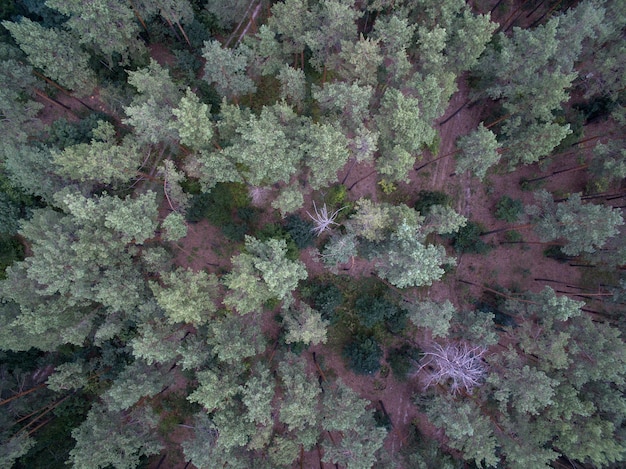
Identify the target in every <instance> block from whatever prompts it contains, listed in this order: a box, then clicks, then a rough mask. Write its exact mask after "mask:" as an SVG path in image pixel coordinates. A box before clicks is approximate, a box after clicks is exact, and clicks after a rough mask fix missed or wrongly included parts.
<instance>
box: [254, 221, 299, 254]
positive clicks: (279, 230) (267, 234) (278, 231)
mask: <svg viewBox="0 0 626 469" xmlns="http://www.w3.org/2000/svg"><path fill="white" fill-rule="evenodd" d="M255 237H256V238H257V239H259V240H260V241H267V240H268V239H284V240H285V242H286V243H287V254H286V255H285V257H287V259H289V260H292V261H295V260H296V259H298V258H299V257H300V251H299V250H298V246H297V245H296V243H295V241H294V240H293V239H292V237H291V235H290V234H289V233H288V232H287V231H286V230H285V229H284V228H283V227H282V226H280V225H276V224H275V223H268V224H267V225H265V226H264V227H263V228H261V229H260V230H259V231H257V233H256V234H255Z"/></svg>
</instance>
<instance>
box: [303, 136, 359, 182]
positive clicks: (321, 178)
mask: <svg viewBox="0 0 626 469" xmlns="http://www.w3.org/2000/svg"><path fill="white" fill-rule="evenodd" d="M301 135H302V143H301V145H300V148H301V149H302V150H303V151H304V155H303V158H304V161H305V162H306V165H307V166H308V167H309V168H310V170H311V173H310V175H309V178H308V181H309V184H310V185H311V188H313V190H319V189H321V188H322V187H325V186H328V185H329V184H331V183H333V182H335V181H336V180H337V172H338V171H339V170H340V169H341V168H343V167H344V166H345V164H346V162H347V161H348V158H349V156H350V152H349V151H348V140H347V139H346V137H345V135H344V134H343V132H342V131H341V130H340V129H338V128H337V127H335V126H333V125H329V124H311V125H307V126H305V127H304V128H303V129H302V132H301Z"/></svg>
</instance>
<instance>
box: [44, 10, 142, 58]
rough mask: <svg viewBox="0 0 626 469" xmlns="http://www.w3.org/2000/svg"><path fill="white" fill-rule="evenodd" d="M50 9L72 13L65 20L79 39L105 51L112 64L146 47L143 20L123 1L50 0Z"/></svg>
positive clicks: (105, 55) (98, 49) (99, 50)
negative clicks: (141, 34) (141, 33)
mask: <svg viewBox="0 0 626 469" xmlns="http://www.w3.org/2000/svg"><path fill="white" fill-rule="evenodd" d="M46 5H47V6H49V7H50V8H54V9H55V10H57V11H59V12H61V13H63V14H64V15H67V16H69V19H68V20H67V22H66V23H65V24H66V26H67V27H68V28H69V29H70V30H71V31H72V32H73V33H74V35H75V36H76V38H77V39H78V42H79V43H81V44H84V45H88V46H90V47H92V48H93V49H94V50H95V51H97V52H98V53H100V54H102V56H104V57H105V58H106V59H107V60H108V62H109V64H110V65H113V64H114V63H115V62H119V58H121V61H122V62H124V63H126V62H127V61H128V58H129V56H132V57H136V56H138V55H139V54H141V53H143V51H144V48H143V47H142V44H141V42H140V41H139V38H138V34H139V23H138V22H137V21H136V18H135V14H134V13H133V10H132V9H131V7H130V5H128V4H127V3H126V2H120V1H119V0H88V1H83V0H46Z"/></svg>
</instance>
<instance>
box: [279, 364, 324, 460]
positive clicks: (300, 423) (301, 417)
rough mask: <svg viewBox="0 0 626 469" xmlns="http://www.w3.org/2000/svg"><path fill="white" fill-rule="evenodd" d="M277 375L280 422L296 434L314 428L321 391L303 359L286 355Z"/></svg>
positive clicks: (317, 416)
mask: <svg viewBox="0 0 626 469" xmlns="http://www.w3.org/2000/svg"><path fill="white" fill-rule="evenodd" d="M278 375H279V376H280V380H281V383H282V389H283V398H282V401H281V404H280V413H279V418H280V421H281V422H283V423H284V424H286V425H287V427H288V428H289V430H291V431H296V432H301V431H304V430H305V429H307V428H311V427H315V426H316V424H317V421H318V418H319V414H318V410H317V404H318V400H319V398H320V395H321V392H322V391H321V389H320V387H319V386H318V385H317V382H316V380H314V379H311V377H310V376H309V375H308V373H307V371H306V362H305V360H304V358H303V357H298V356H296V355H294V354H291V353H289V354H287V355H286V356H285V358H284V359H283V360H281V362H280V363H279V365H278ZM305 449H308V448H305Z"/></svg>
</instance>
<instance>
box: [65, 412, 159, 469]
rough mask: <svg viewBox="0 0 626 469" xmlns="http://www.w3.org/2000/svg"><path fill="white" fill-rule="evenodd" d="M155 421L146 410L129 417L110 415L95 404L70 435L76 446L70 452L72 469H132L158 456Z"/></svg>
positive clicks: (125, 415)
mask: <svg viewBox="0 0 626 469" xmlns="http://www.w3.org/2000/svg"><path fill="white" fill-rule="evenodd" d="M155 428H156V418H155V416H154V414H153V413H152V412H150V411H148V410H147V409H146V408H142V409H136V410H133V411H131V412H130V413H121V412H112V411H109V410H107V409H106V407H104V406H102V405H99V404H95V405H94V406H93V407H92V408H91V409H90V410H89V413H88V415H87V419H86V420H85V421H84V422H83V423H82V424H81V425H80V426H79V427H77V428H76V429H74V430H73V431H72V438H74V439H75V440H76V446H75V447H74V449H72V451H70V459H69V462H71V463H72V464H73V465H74V466H75V467H84V468H85V469H100V468H106V467H108V466H109V465H112V466H114V467H115V468H117V469H134V468H136V467H137V466H138V465H139V462H140V460H141V458H142V457H143V456H150V455H153V454H158V453H159V452H160V451H161V449H162V448H163V447H162V445H161V443H160V442H159V441H157V438H156V432H155V431H154V430H155Z"/></svg>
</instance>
